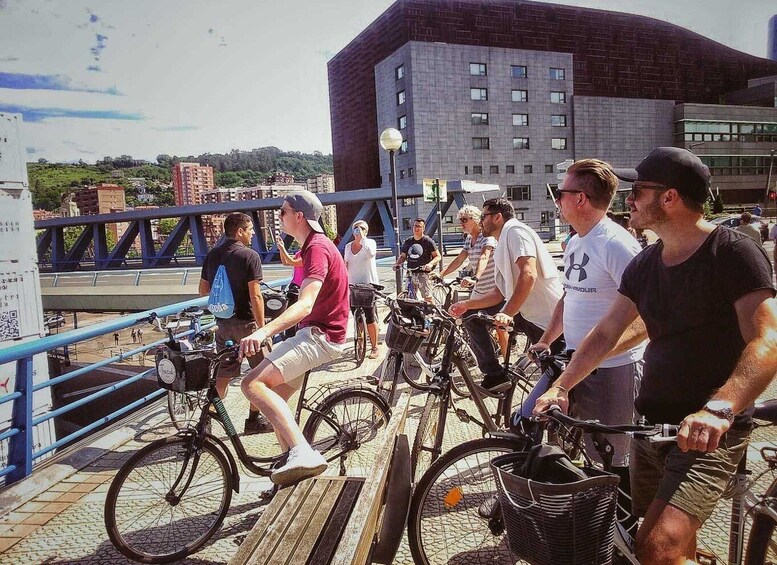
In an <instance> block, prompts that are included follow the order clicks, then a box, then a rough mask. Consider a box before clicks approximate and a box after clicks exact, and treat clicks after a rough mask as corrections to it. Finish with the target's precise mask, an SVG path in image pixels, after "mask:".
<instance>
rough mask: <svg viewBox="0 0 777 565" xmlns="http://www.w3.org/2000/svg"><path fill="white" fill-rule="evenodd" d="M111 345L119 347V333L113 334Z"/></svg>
mask: <svg viewBox="0 0 777 565" xmlns="http://www.w3.org/2000/svg"><path fill="white" fill-rule="evenodd" d="M113 343H114V344H116V345H119V332H113Z"/></svg>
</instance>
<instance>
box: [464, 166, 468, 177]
mask: <svg viewBox="0 0 777 565" xmlns="http://www.w3.org/2000/svg"><path fill="white" fill-rule="evenodd" d="M464 174H465V175H468V174H469V165H464Z"/></svg>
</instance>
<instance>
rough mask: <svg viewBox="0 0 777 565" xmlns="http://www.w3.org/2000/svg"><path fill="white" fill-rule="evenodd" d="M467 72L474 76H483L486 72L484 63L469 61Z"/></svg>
mask: <svg viewBox="0 0 777 565" xmlns="http://www.w3.org/2000/svg"><path fill="white" fill-rule="evenodd" d="M469 74H471V75H472V76H475V77H484V76H486V74H488V73H487V72H486V64H485V63H470V64H469Z"/></svg>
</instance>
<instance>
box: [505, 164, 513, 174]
mask: <svg viewBox="0 0 777 565" xmlns="http://www.w3.org/2000/svg"><path fill="white" fill-rule="evenodd" d="M505 172H506V173H508V174H515V165H505Z"/></svg>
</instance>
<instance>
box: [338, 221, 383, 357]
mask: <svg viewBox="0 0 777 565" xmlns="http://www.w3.org/2000/svg"><path fill="white" fill-rule="evenodd" d="M368 229H369V226H368V225H367V222H365V221H364V220H357V221H355V222H354V223H353V226H352V230H353V241H351V242H350V243H348V245H346V246H345V255H344V256H343V258H344V259H345V267H346V269H348V282H349V283H350V284H364V283H371V284H378V280H379V279H378V265H377V263H376V262H375V256H376V255H377V254H378V244H377V243H375V240H374V239H370V238H368V237H367V231H368ZM351 310H353V308H351ZM364 317H365V318H366V321H367V335H368V336H369V337H370V345H371V346H372V348H371V349H370V353H369V355H368V357H369V358H370V359H377V358H378V323H377V321H376V311H375V307H374V306H373V307H372V308H365V309H364Z"/></svg>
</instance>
